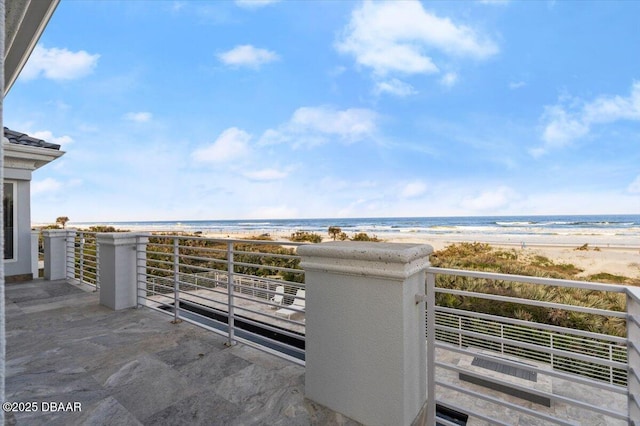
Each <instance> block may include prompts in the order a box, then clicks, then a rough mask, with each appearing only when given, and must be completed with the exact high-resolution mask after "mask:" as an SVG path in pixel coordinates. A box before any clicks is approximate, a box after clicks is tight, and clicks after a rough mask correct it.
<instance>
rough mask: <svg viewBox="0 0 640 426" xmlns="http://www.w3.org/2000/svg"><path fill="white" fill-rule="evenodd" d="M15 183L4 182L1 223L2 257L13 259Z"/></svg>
mask: <svg viewBox="0 0 640 426" xmlns="http://www.w3.org/2000/svg"><path fill="white" fill-rule="evenodd" d="M15 200H16V183H15V182H5V183H4V197H3V198H2V207H3V215H2V223H3V226H4V259H5V260H14V259H15V257H16V244H15V241H16V230H17V229H16V201H15Z"/></svg>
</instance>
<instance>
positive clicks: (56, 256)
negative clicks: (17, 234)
mask: <svg viewBox="0 0 640 426" xmlns="http://www.w3.org/2000/svg"><path fill="white" fill-rule="evenodd" d="M68 234H69V232H68V231H67V230H65V229H45V230H43V231H42V236H43V237H44V279H45V280H51V281H53V280H64V279H65V278H67V237H68ZM73 235H75V233H73V234H71V238H73Z"/></svg>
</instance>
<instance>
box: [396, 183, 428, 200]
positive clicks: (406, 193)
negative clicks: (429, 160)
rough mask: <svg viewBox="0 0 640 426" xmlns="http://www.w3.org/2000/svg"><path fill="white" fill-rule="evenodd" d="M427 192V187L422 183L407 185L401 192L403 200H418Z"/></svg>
mask: <svg viewBox="0 0 640 426" xmlns="http://www.w3.org/2000/svg"><path fill="white" fill-rule="evenodd" d="M426 191H427V185H426V184H425V183H424V182H422V181H414V182H409V183H407V184H406V185H405V186H404V187H403V188H402V189H401V190H400V197H401V198H416V197H419V196H421V195H423V194H424V193H425V192H426Z"/></svg>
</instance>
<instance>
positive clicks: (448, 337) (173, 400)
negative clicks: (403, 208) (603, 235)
mask: <svg viewBox="0 0 640 426" xmlns="http://www.w3.org/2000/svg"><path fill="white" fill-rule="evenodd" d="M46 239H47V241H48V243H47V247H46V250H45V255H46V256H47V259H46V261H45V264H46V266H45V275H46V276H47V277H48V278H50V280H49V281H34V282H32V283H30V284H27V285H25V284H15V285H7V300H8V303H7V319H8V322H7V330H8V331H7V336H8V340H7V357H8V358H7V359H8V360H7V377H8V378H7V400H10V401H11V400H15V401H28V400H33V399H35V400H38V401H58V402H75V401H80V402H83V411H82V412H81V413H62V412H60V413H46V415H45V413H42V412H40V413H31V414H29V413H20V414H18V413H15V415H14V417H11V415H12V414H10V415H9V417H8V419H11V418H15V419H16V420H17V422H18V424H21V423H22V424H33V423H34V422H35V423H39V422H41V423H45V422H46V423H50V422H51V421H52V419H53V420H55V421H58V422H59V423H60V424H69V423H85V422H91V421H104V419H121V420H122V422H123V423H127V422H131V423H135V421H138V422H141V423H144V424H150V423H154V424H156V423H163V422H165V423H167V424H175V423H176V422H179V421H186V419H190V420H189V422H190V423H209V422H211V419H213V418H220V419H221V420H220V423H224V424H256V423H262V424H264V423H269V424H271V423H279V424H325V423H337V424H342V423H354V424H355V423H357V422H361V423H365V424H402V423H404V424H411V423H412V422H414V423H426V424H433V421H434V420H433V419H434V418H435V417H436V415H437V416H438V418H437V422H438V424H442V425H457V424H469V425H483V424H505V425H511V424H567V425H570V424H571V425H573V424H579V425H582V424H589V425H600V424H601V425H616V424H620V425H624V424H633V422H637V421H638V405H637V404H638V392H639V390H638V377H637V363H638V349H637V348H636V346H635V344H634V342H637V341H638V327H639V324H638V321H637V315H638V310H639V309H640V296H639V292H638V291H637V290H635V289H633V288H627V287H624V286H615V285H602V284H595V283H586V282H577V281H561V280H551V279H544V278H533V277H524V276H513V275H502V274H487V273H482V272H472V271H460V270H445V269H438V268H432V267H429V266H428V265H426V264H425V262H424V259H423V258H424V255H425V253H427V252H425V251H424V250H422V249H419V248H415V247H414V246H412V247H406V245H394V244H382V245H380V243H377V244H378V245H377V246H371V245H360V246H357V247H358V249H357V250H355V251H354V250H351V251H349V250H343V249H342V248H341V247H345V246H344V244H343V245H340V244H335V245H334V244H328V245H325V244H323V245H321V246H322V247H321V246H306V247H305V248H304V249H299V248H298V246H297V245H294V244H287V243H280V242H278V243H276V244H274V243H273V242H269V241H233V240H207V239H203V238H194V237H180V236H161V237H153V238H151V239H149V237H148V236H145V235H136V234H122V235H117V236H114V234H98V235H96V234H90V233H80V232H75V231H51V232H49V233H48V235H47V236H46ZM347 246H348V247H350V246H349V245H348V244H347ZM422 247H424V246H422ZM336 250H337V252H336ZM398 250H399V251H398ZM420 250H422V251H420ZM297 251H299V252H302V256H300V255H299V254H297V253H296V252H297ZM378 252H379V253H378ZM409 252H410V256H409V257H406V256H405V254H406V253H409ZM336 253H337V254H336ZM354 253H355V254H354ZM372 253H373V254H372ZM389 253H390V254H389ZM398 253H400V254H398ZM349 256H352V257H353V258H352V259H349ZM384 256H387V257H386V258H385V257H384ZM403 256H405V257H403ZM355 258H357V259H355ZM354 259H355V260H354ZM301 260H302V263H300V261H301ZM323 262H324V263H323ZM403 262H404V263H403ZM398 265H399V266H398ZM407 265H409V266H407ZM396 266H397V267H396ZM394 268H395V269H394ZM407 271H409V272H407ZM425 278H426V279H425ZM358 280H359V281H358ZM354 281H358V282H359V283H360V284H358V283H356V284H353V282H354ZM390 282H393V283H400V284H401V285H399V286H395V285H390V284H389V283H390ZM318 283H320V284H318ZM454 283H455V284H456V285H453V284H454ZM516 283H519V284H516ZM489 284H490V285H489ZM520 284H523V285H528V286H531V287H532V288H541V289H544V290H545V291H556V290H555V289H558V288H570V289H576V291H582V292H589V294H590V295H591V296H592V297H593V298H602V299H604V298H618V299H621V300H622V304H621V306H623V307H624V309H625V310H618V311H616V310H607V309H602V308H601V307H597V306H584V304H576V302H575V301H572V300H567V301H566V302H563V303H557V302H548V301H545V300H542V298H540V297H538V296H536V295H535V294H537V293H535V292H532V293H531V297H529V298H524V297H519V298H515V297H513V296H512V295H506V294H502V295H501V294H494V293H491V292H489V291H486V288H488V287H490V286H494V287H495V286H496V285H505V286H514V285H520ZM349 285H353V286H354V287H352V288H351V289H350V290H348V289H349V287H348V286H349ZM278 287H281V288H283V289H284V291H283V292H282V291H278ZM345 289H347V290H345ZM363 289H365V290H363ZM299 290H306V294H305V293H300V292H299ZM341 292H342V293H341ZM381 295H382V296H381ZM276 296H282V297H281V298H279V297H276ZM297 299H298V301H300V300H304V301H305V302H306V303H303V304H300V303H297V304H294V302H295V301H296V300H297ZM400 299H401V300H400ZM453 299H456V300H465V301H467V303H465V304H456V303H448V302H447V301H449V302H450V301H451V300H453ZM127 300H128V301H129V302H127ZM474 300H475V301H476V302H475V303H473V301H474ZM481 300H484V301H485V302H486V301H488V303H490V304H514V305H517V306H519V307H520V310H521V311H522V312H526V311H527V310H531V311H532V312H534V311H536V310H537V311H540V310H548V311H549V312H553V313H554V314H555V315H565V316H571V315H578V316H580V315H582V316H594V317H598V318H602V321H610V322H612V323H616V324H619V325H621V326H623V327H626V330H627V334H626V335H624V336H619V335H614V334H607V333H602V332H599V331H590V330H585V329H582V328H580V329H579V328H569V327H563V326H558V325H551V324H544V323H540V322H535V321H532V320H531V318H528V317H527V316H526V315H520V317H505V316H499V315H496V314H493V313H487V312H478V311H477V310H474V309H473V307H474V306H481V303H480V301H481ZM470 301H471V302H470ZM127 303H128V304H127ZM376 304H377V305H376ZM345 306H347V307H349V308H348V309H345V308H344V307H345ZM129 307H137V308H138V309H128V308H129ZM318 307H320V309H319V308H318ZM281 310H288V311H290V312H292V313H293V314H290V315H283V314H282V312H280V311H281ZM400 311H403V312H400ZM430 313H434V315H430ZM380 318H382V320H380ZM27 333H29V335H36V336H39V337H40V338H35V339H34V338H30V339H24V338H23V336H25V335H27ZM32 333H33V334H32ZM367 333H369V334H370V335H368V336H367V335H366V334H367ZM399 335H402V336H399ZM420 336H421V337H420ZM398 342H401V343H398ZM366 348H369V349H366ZM394 359H401V363H400V364H399V365H398V364H397V363H396V364H394V361H393V360H394ZM413 367H415V368H413ZM305 375H306V376H307V377H306V379H305ZM380 380H382V382H380ZM305 382H306V387H305V384H304V383H305ZM376 383H383V385H379V384H376ZM336 384H337V386H336ZM332 386H335V388H332ZM394 386H395V388H394ZM327 389H329V390H330V392H327ZM394 389H400V391H398V392H396V391H394ZM402 389H405V391H402ZM341 392H342V393H343V394H341ZM327 393H328V395H326V394H327ZM400 393H403V394H402V395H400V396H398V395H399V394H400ZM421 395H423V396H421ZM305 396H306V398H305ZM332 397H335V399H332ZM314 401H317V402H314ZM363 401H364V402H363ZM371 401H375V402H376V403H375V404H371V403H370V402H371ZM396 401H397V402H398V404H397V405H398V406H402V407H400V411H399V413H400V414H397V417H395V418H394V419H393V420H389V418H391V417H387V418H386V420H385V419H384V417H383V416H386V415H388V413H392V412H394V410H395V409H396V408H397V407H396V406H394V404H395V403H396ZM366 403H369V404H370V405H369V406H364V407H363V404H366ZM381 406H382V407H381ZM408 406H409V407H410V408H408V409H407V408H406V407H408ZM327 407H329V408H327ZM416 407H417V408H416ZM380 408H382V409H383V410H384V412H383V413H376V412H375V410H377V409H380ZM359 410H360V411H359ZM403 410H404V411H403ZM407 412H408V413H409V414H408V415H405V414H406V413H407ZM339 413H342V414H339ZM369 413H375V414H373V415H374V417H367V415H369ZM52 416H53V417H52ZM403 416H404V417H403ZM416 416H417V417H416ZM350 418H353V419H356V420H357V422H356V421H353V420H351V419H350ZM162 419H164V420H162ZM397 419H399V420H397ZM396 420H397V421H396ZM55 421H54V423H55ZM214 423H215V421H214Z"/></svg>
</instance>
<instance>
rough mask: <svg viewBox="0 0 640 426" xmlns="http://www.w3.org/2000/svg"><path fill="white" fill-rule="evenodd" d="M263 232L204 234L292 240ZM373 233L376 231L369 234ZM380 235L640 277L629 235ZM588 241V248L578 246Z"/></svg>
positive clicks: (637, 252) (639, 252) (639, 254)
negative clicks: (482, 246)
mask: <svg viewBox="0 0 640 426" xmlns="http://www.w3.org/2000/svg"><path fill="white" fill-rule="evenodd" d="M259 231H264V232H250V233H247V232H233V233H232V232H222V233H220V232H207V233H204V232H203V233H202V236H203V237H205V238H220V239H228V238H232V239H247V238H249V237H256V236H260V235H264V234H269V236H270V237H271V238H274V241H287V242H288V241H289V239H288V237H289V236H290V235H291V233H288V232H278V233H277V234H273V233H271V232H269V230H266V229H265V230H259ZM369 235H370V236H373V234H369ZM321 236H322V241H323V242H326V241H333V240H332V238H330V237H329V235H328V234H326V233H325V234H324V235H321ZM377 236H378V238H380V239H381V240H384V241H385V242H390V243H408V244H429V245H431V246H432V247H433V249H434V251H438V250H442V249H444V248H446V247H448V246H449V245H451V244H459V243H463V242H467V243H473V242H478V243H486V244H489V245H490V246H492V247H494V248H503V249H508V250H515V251H516V252H517V253H521V254H523V255H525V256H531V257H534V256H544V257H546V258H548V259H550V260H552V261H553V262H554V263H558V264H573V265H575V266H576V267H578V268H580V269H583V272H582V273H580V274H579V276H585V277H586V276H588V275H593V274H599V273H608V274H612V275H621V276H625V277H628V278H640V245H639V244H637V243H635V244H632V242H631V241H629V238H628V237H618V238H616V236H602V235H598V236H593V235H592V236H584V235H570V236H568V235H562V236H561V235H544V236H542V235H540V236H535V237H538V238H530V239H527V240H525V241H524V246H523V244H522V243H523V241H517V240H516V239H514V238H513V236H512V235H490V236H489V235H480V234H467V235H429V236H426V235H415V234H409V233H401V232H398V233H384V234H378V235H377ZM584 244H587V249H586V250H578V248H579V247H582V246H584Z"/></svg>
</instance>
